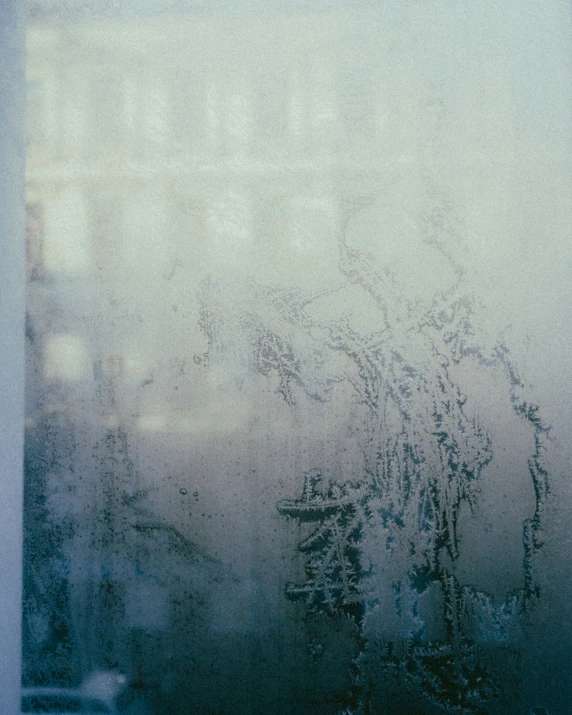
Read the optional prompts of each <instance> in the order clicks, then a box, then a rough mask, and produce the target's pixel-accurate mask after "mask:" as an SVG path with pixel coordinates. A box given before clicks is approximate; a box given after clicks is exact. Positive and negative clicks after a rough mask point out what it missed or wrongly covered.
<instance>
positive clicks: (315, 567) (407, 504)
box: [200, 242, 549, 713]
mask: <svg viewBox="0 0 572 715" xmlns="http://www.w3.org/2000/svg"><path fill="white" fill-rule="evenodd" d="M340 266H341V271H342V273H343V275H344V278H345V281H346V284H347V285H353V286H354V287H355V286H359V287H361V289H363V291H365V292H366V293H368V294H369V296H370V297H371V298H373V300H374V301H375V305H376V306H377V309H378V317H379V321H378V323H379V326H378V329H377V330H375V331H373V332H372V333H370V334H362V333H359V332H358V331H356V329H354V328H353V327H352V326H351V322H350V320H349V319H348V318H347V316H344V315H339V316H337V318H335V319H332V320H330V321H319V320H316V319H313V318H312V317H311V311H309V309H308V307H309V306H311V304H312V303H313V301H315V300H318V299H319V297H318V296H316V295H311V294H304V293H303V292H302V291H299V290H294V289H291V288H287V287H282V286H275V285H274V286H265V285H260V284H259V283H256V282H254V281H251V282H250V283H249V284H248V286H246V290H245V291H242V292H241V294H240V296H241V297H240V299H239V300H237V299H236V295H235V291H233V289H232V287H231V286H229V285H226V284H224V283H221V282H212V281H206V282H205V283H204V284H203V288H202V294H201V318H200V323H201V327H202V329H203V332H204V334H205V335H206V337H207V339H208V350H207V353H206V354H205V355H204V356H202V357H201V358H200V360H201V361H202V362H203V364H205V365H210V366H213V365H217V364H220V363H222V362H224V360H225V355H228V354H231V355H233V359H234V360H238V362H239V364H240V365H241V367H242V369H244V370H250V371H253V372H255V373H258V374H261V375H265V376H270V375H274V376H275V380H276V384H277V392H278V393H279V395H281V396H282V398H284V399H285V400H286V402H287V403H288V404H290V405H293V404H294V403H295V402H296V395H297V391H301V392H303V393H305V395H306V396H308V397H310V398H312V399H315V400H320V401H327V400H328V399H329V395H330V393H331V390H332V388H333V387H334V385H336V384H339V383H345V384H346V385H348V386H350V388H351V392H352V394H353V403H354V405H355V408H356V409H357V410H361V414H362V415H363V416H364V420H365V423H366V424H367V430H366V435H367V436H366V437H365V438H363V439H362V440H361V442H360V448H361V450H362V452H363V464H364V468H363V470H362V472H361V473H359V474H351V475H347V477H346V478H345V479H342V480H336V481H335V480H332V479H329V480H328V479H326V478H325V477H323V476H322V474H321V472H320V470H319V469H316V470H314V471H312V472H310V473H308V474H306V475H305V476H304V481H303V484H302V485H301V494H300V495H299V496H298V497H296V498H293V499H287V500H282V501H280V502H279V503H278V510H279V512H280V513H281V514H283V515H284V516H287V517H290V518H293V519H296V520H298V521H299V522H300V523H301V524H304V525H305V527H306V528H307V529H308V531H307V535H306V537H305V538H304V540H303V541H302V542H301V543H300V544H299V549H300V551H301V552H302V553H303V554H305V557H306V579H305V581H304V582H303V583H297V584H289V585H288V586H287V588H286V593H287V595H288V596H289V597H290V598H292V599H298V600H300V601H302V602H303V603H304V604H305V607H306V609H307V611H308V612H313V613H317V612H322V613H328V614H330V615H336V614H337V615H339V614H346V615H350V616H351V617H353V618H354V619H355V620H356V623H357V624H358V627H359V628H360V632H361V634H362V655H361V656H360V657H359V658H358V659H357V661H356V663H355V667H354V680H355V685H356V687H355V692H354V694H353V696H352V698H351V702H350V704H349V706H348V710H347V711H348V712H353V713H357V712H366V711H367V708H368V702H369V700H370V699H371V698H370V695H368V693H370V692H371V682H372V681H373V680H375V674H374V673H373V672H372V666H371V664H370V665H367V662H368V659H367V657H366V656H365V654H366V652H367V648H368V646H367V642H368V638H370V637H371V632H370V630H369V629H368V619H369V617H370V615H371V614H372V613H374V612H375V610H376V609H377V608H378V607H379V605H380V603H381V602H382V601H384V599H385V603H384V604H382V605H383V607H386V602H387V598H388V584H389V586H390V589H389V590H391V589H392V590H393V598H394V602H395V608H396V610H397V611H399V612H400V613H401V615H402V616H403V615H404V614H403V612H404V611H405V610H406V611H408V613H407V618H404V623H406V627H405V630H404V632H403V634H402V643H403V648H402V651H401V655H400V656H399V658H397V661H396V662H395V663H394V665H395V668H396V669H397V670H400V671H401V672H402V673H403V675H404V676H405V678H406V681H407V682H409V684H410V686H411V687H412V688H415V687H417V688H418V689H419V691H421V692H422V693H423V695H424V697H426V698H428V699H429V700H430V701H431V702H432V704H433V705H434V706H435V707H437V708H439V709H441V710H445V711H447V712H459V713H474V712H481V711H482V710H481V708H482V707H483V703H486V702H489V701H491V700H494V698H496V697H498V695H499V689H498V687H497V683H496V681H495V678H494V677H493V675H492V673H491V672H490V669H487V668H486V667H485V666H484V665H480V664H479V662H478V655H479V654H478V649H477V648H476V646H475V642H476V641H478V638H479V633H481V634H482V632H483V630H484V631H486V633H487V638H488V640H491V638H492V639H493V640H496V641H497V642H498V643H505V642H507V641H508V640H509V636H510V634H511V633H512V630H511V629H514V628H515V627H517V625H515V624H518V623H519V619H520V618H521V617H522V616H523V614H526V613H527V612H528V611H529V610H530V607H531V605H532V604H533V603H534V601H535V599H536V598H537V597H538V590H537V587H536V585H535V583H534V578H533V570H532V566H533V563H532V557H533V554H534V552H535V551H536V550H537V549H538V547H539V546H540V543H541V526H542V516H543V511H544V508H545V504H546V497H547V494H548V482H547V474H546V470H545V468H544V466H543V456H544V451H545V449H546V443H547V439H548V431H549V430H548V427H547V426H546V425H545V424H544V422H543V421H542V419H541V418H540V416H539V411H538V408H537V407H536V406H535V405H531V404H529V403H527V402H526V401H525V400H523V399H522V397H521V394H520V393H521V391H522V387H523V386H522V383H521V380H520V378H519V376H518V373H517V370H516V368H515V366H514V364H513V362H512V360H511V358H510V354H509V351H508V349H507V348H506V346H505V345H504V344H503V343H502V341H500V340H497V339H495V338H494V336H493V337H489V336H488V335H487V331H486V329H485V328H484V326H483V325H478V316H479V306H478V305H477V304H476V301H475V300H474V299H472V298H471V297H470V296H469V295H468V294H466V293H465V292H463V289H462V288H463V286H462V281H461V279H459V282H458V283H457V285H455V286H454V287H453V288H452V289H451V290H449V291H448V292H445V293H441V294H438V295H437V296H435V298H434V299H433V300H432V301H431V302H429V303H427V304H424V305H423V304H421V303H414V302H412V301H410V300H409V299H408V298H407V297H406V296H404V295H403V293H402V292H401V291H400V290H399V287H398V285H397V283H396V281H395V280H394V279H393V278H392V276H391V275H389V274H387V273H383V272H382V271H380V270H379V269H378V267H377V266H376V265H374V263H373V261H372V260H371V259H370V257H369V256H367V255H362V254H360V253H359V252H358V251H355V250H352V249H350V248H348V247H347V246H345V244H344V243H343V242H342V244H341V263H340ZM466 359H470V360H474V361H476V362H477V363H478V364H479V365H480V366H481V367H483V368H484V369H492V370H499V369H501V370H502V371H503V372H504V373H505V375H506V384H507V389H508V391H509V395H510V400H511V403H512V407H513V409H514V411H515V413H516V414H517V415H518V416H519V417H521V418H522V419H523V420H525V421H526V422H527V424H528V425H529V427H530V429H531V430H532V431H533V433H534V441H535V450H534V453H533V454H532V455H531V456H530V459H529V470H530V476H531V478H532V482H533V484H534V489H535V493H536V509H535V513H534V515H533V516H532V517H531V518H530V519H528V520H526V521H525V523H524V525H523V542H524V554H523V587H522V588H521V589H520V590H519V591H517V592H515V593H511V594H509V595H507V597H506V600H505V602H504V603H502V604H500V605H499V604H498V603H495V602H494V600H493V599H492V597H491V596H490V595H488V594H487V593H484V592H482V591H479V590H477V589H475V588H474V587H471V586H464V587H463V586H461V585H460V584H459V583H458V582H457V581H456V579H455V577H454V576H453V575H452V573H450V564H451V562H454V561H455V559H456V558H457V557H458V555H459V540H458V516H459V510H460V507H461V505H462V503H464V502H465V503H468V504H469V506H471V507H472V506H473V505H474V504H475V501H476V499H477V495H478V480H479V475H480V473H481V471H482V469H483V468H484V467H485V466H486V465H487V464H488V462H489V461H490V460H491V459H492V457H493V454H492V448H491V442H490V439H489V436H488V435H487V434H486V432H485V431H484V430H483V429H482V428H481V426H480V424H479V420H478V418H477V416H476V415H475V414H473V415H468V414H466V412H465V409H464V405H465V402H466V398H465V397H464V395H463V394H462V393H461V391H460V389H459V387H458V386H457V385H456V384H455V382H454V381H453V379H452V377H451V370H450V366H451V365H453V364H455V363H458V362H460V361H461V360H466ZM448 564H449V566H448ZM429 587H432V588H437V589H440V592H441V594H442V603H443V613H442V621H443V624H444V632H445V634H446V635H445V637H444V639H443V640H442V641H440V642H438V643H429V642H427V639H426V638H425V634H424V623H423V619H422V618H420V617H419V614H418V611H417V599H418V596H419V594H420V593H422V592H423V591H424V590H425V589H426V588H429ZM383 661H384V659H382V660H381V661H380V662H378V663H376V664H375V666H373V667H375V668H381V667H382V665H383ZM391 661H392V657H389V656H387V657H386V658H385V665H387V664H388V663H389V664H391Z"/></svg>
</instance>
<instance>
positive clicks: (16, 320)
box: [0, 0, 27, 715]
mask: <svg viewBox="0 0 572 715" xmlns="http://www.w3.org/2000/svg"><path fill="white" fill-rule="evenodd" d="M26 6H27V3H26V2H22V0H3V2H2V3H0V167H2V169H1V171H0V395H1V399H0V490H1V491H0V493H1V499H0V504H1V506H0V575H1V578H0V712H1V713H3V714H5V715H12V714H14V713H19V712H20V703H19V700H20V660H21V600H22V596H21V593H22V503H23V479H22V465H23V442H24V314H25V263H24V226H25V223H24V215H25V214H24V157H25V153H24V152H25V142H24V107H25V96H26V92H25V79H24V77H25V75H24V56H25V34H24V33H25V25H26V13H27V7H26Z"/></svg>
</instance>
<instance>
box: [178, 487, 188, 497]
mask: <svg viewBox="0 0 572 715" xmlns="http://www.w3.org/2000/svg"><path fill="white" fill-rule="evenodd" d="M179 492H180V493H181V494H182V495H183V496H184V495H185V494H186V493H187V490H186V489H185V488H184V487H181V489H179Z"/></svg>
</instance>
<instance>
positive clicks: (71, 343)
mask: <svg viewBox="0 0 572 715" xmlns="http://www.w3.org/2000/svg"><path fill="white" fill-rule="evenodd" d="M86 376H87V346H86V344H85V341H84V340H83V338H82V337H81V336H79V335H72V334H70V333H60V334H55V335H51V336H49V337H48V338H47V340H46V345H45V363H44V377H45V378H46V380H71V381H74V380H81V379H82V378H85V377H86Z"/></svg>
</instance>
